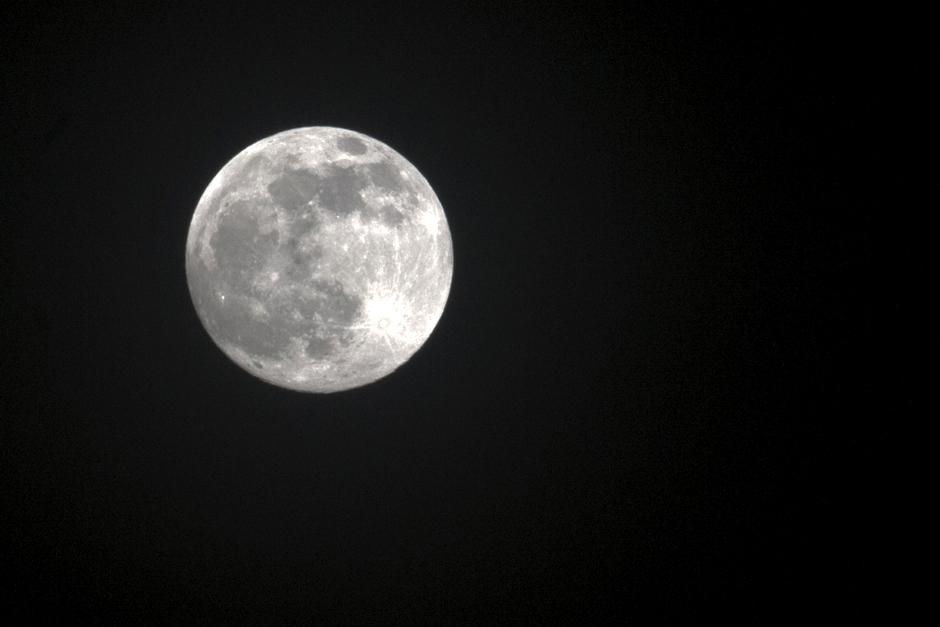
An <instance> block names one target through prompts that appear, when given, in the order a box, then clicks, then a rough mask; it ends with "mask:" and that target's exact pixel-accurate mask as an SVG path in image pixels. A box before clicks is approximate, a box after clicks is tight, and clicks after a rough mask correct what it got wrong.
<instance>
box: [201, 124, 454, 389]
mask: <svg viewBox="0 0 940 627" xmlns="http://www.w3.org/2000/svg"><path fill="white" fill-rule="evenodd" d="M186 275H187V280H188V283H189V290H190V295H191V296H192V300H193V304H194V305H195V308H196V312H197V313H198V315H199V318H200V319H201V320H202V323H203V326H204V327H205V328H206V330H207V331H208V332H209V335H210V336H211V337H212V339H213V340H214V341H215V343H216V344H217V345H218V346H219V348H221V349H222V351H223V352H224V353H225V354H226V355H228V357H229V358H231V359H232V360H233V361H234V362H235V363H236V364H238V365H239V366H241V367H242V368H244V369H245V370H247V371H248V372H250V373H251V374H253V375H255V376H257V377H259V378H261V379H263V380H265V381H268V382H270V383H273V384H275V385H279V386H282V387H286V388H290V389H294V390H301V391H306V392H336V391H340V390H346V389H350V388H355V387H359V386H362V385H366V384H368V383H371V382H373V381H375V380H377V379H380V378H382V377H384V376H386V375H388V374H389V373H391V372H392V371H394V370H395V369H396V368H398V367H399V366H400V365H401V364H403V363H404V362H406V361H407V360H408V359H409V358H410V357H411V356H412V355H413V354H414V353H415V352H416V351H417V350H418V349H419V348H420V347H421V346H422V344H424V342H425V341H426V340H427V338H428V337H429V336H430V334H431V332H432V331H433V330H434V327H435V326H436V325H437V323H438V320H439V319H440V317H441V314H442V313H443V311H444V305H445V303H446V301H447V296H448V294H449V292H450V282H451V277H452V275H453V247H452V243H451V237H450V231H449V229H448V225H447V220H446V218H445V216H444V210H443V209H442V207H441V204H440V201H439V200H438V198H437V196H436V195H435V194H434V191H433V190H432V189H431V187H430V185H428V182H427V181H426V180H425V179H424V177H423V176H422V175H421V173H420V172H418V170H417V169H415V167H414V166H412V165H411V164H410V163H409V162H408V161H407V160H405V158H404V157H402V156H401V155H400V154H398V153H397V152H395V151H394V150H393V149H391V148H390V147H388V146H386V145H385V144H383V143H382V142H380V141H378V140H376V139H373V138H371V137H368V136H366V135H362V134H360V133H356V132H354V131H349V130H345V129H339V128H332V127H306V128H298V129H293V130H289V131H284V132H282V133H278V134H276V135H272V136H271V137H268V138H266V139H263V140H261V141H258V142H256V143H254V144H252V145H251V146H249V147H248V148H246V149H245V150H243V151H242V152H241V153H239V154H238V155H236V156H235V157H234V158H233V159H232V160H231V161H229V162H228V163H227V164H226V165H225V166H224V167H223V168H222V170H221V171H220V172H219V173H218V174H217V175H216V176H215V178H213V179H212V181H211V182H210V183H209V186H208V188H207V189H206V191H205V192H204V193H203V195H202V198H201V199H200V201H199V204H198V206H197V208H196V211H195V214H194V215H193V219H192V223H191V224H190V228H189V236H188V238H187V242H186Z"/></svg>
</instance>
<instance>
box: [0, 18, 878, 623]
mask: <svg viewBox="0 0 940 627" xmlns="http://www.w3.org/2000/svg"><path fill="white" fill-rule="evenodd" d="M197 4H198V3H197ZM276 4H277V3H270V5H269V6H266V7H265V6H262V7H260V8H258V9H253V10H249V9H246V8H244V7H243V5H242V3H229V4H227V5H225V8H224V9H222V8H217V9H211V10H210V9H205V10H198V9H195V10H192V11H189V12H176V13H171V12H166V11H161V12H157V11H154V12H148V11H145V10H143V9H139V8H135V7H136V6H137V5H136V4H135V3H130V4H128V5H127V6H128V7H131V8H129V9H124V11H123V12H117V11H115V10H113V9H112V8H105V7H103V6H102V5H103V3H91V4H90V6H91V7H94V8H89V9H84V8H81V9H80V8H79V7H80V6H82V3H71V4H70V5H67V6H62V7H59V8H50V9H48V10H40V9H39V8H37V7H35V6H32V5H23V6H22V7H21V8H20V9H16V10H13V11H10V10H9V9H4V11H5V14H4V25H5V31H6V35H5V36H4V40H3V42H2V43H0V49H2V55H3V56H2V63H3V66H2V71H3V74H4V81H3V83H4V92H5V100H7V104H5V105H4V112H5V113H4V117H5V118H6V120H7V122H6V123H5V124H4V128H3V147H4V148H3V151H2V159H3V161H2V168H3V170H4V178H6V179H7V180H9V181H12V182H13V183H12V184H7V185H6V186H5V189H4V191H5V194H4V195H5V198H4V200H5V203H6V209H5V210H4V211H3V216H2V218H0V220H2V222H0V224H2V232H3V245H2V250H0V255H2V257H0V263H2V266H3V274H4V275H5V276H6V278H5V284H4V287H3V293H2V301H0V314H2V319H3V336H2V342H3V346H2V353H3V361H4V366H5V368H4V369H5V371H6V374H5V376H4V378H3V382H2V384H0V389H2V397H0V403H2V405H0V409H2V414H3V416H2V424H0V438H2V439H0V447H2V448H0V450H2V458H0V469H2V474H0V499H2V501H0V503H2V520H0V530H2V536H0V550H2V553H0V558H2V562H3V570H4V572H5V574H6V578H7V579H8V580H10V581H12V584H11V583H8V584H6V586H5V588H4V590H3V606H4V613H5V614H7V613H9V614H11V615H12V614H16V613H20V612H22V613H24V616H25V617H26V618H27V619H29V620H30V621H31V622H37V623H39V622H45V621H49V620H53V619H60V620H65V621H69V622H72V623H74V622H77V621H80V620H83V619H93V620H96V621H99V622H100V623H104V624H108V623H114V622H116V623H121V624H128V623H138V622H146V623H156V624H180V623H199V624H206V623H227V624H240V623H243V622H248V623H258V622H261V623H280V624H283V623H285V622H291V621H293V620H298V621H315V622H318V623H326V624H333V623H340V624H363V623H384V624H397V623H405V624H427V623H477V624H480V623H483V624H494V623H520V622H521V623H540V624H552V623H553V622H560V623H564V624H573V623H582V624H592V623H593V624H598V623H604V622H611V623H618V622H622V621H630V620H634V621H637V622H639V623H641V624H646V623H648V622H651V623H677V622H696V621H699V620H702V619H704V618H705V617H718V618H723V619H725V620H727V621H731V622H737V621H753V622H756V623H758V624H760V623H764V622H765V621H766V620H767V619H768V618H769V617H773V618H775V619H779V618H781V617H784V618H787V617H789V618H794V619H796V618H820V617H831V618H846V617H847V616H851V615H852V613H853V612H862V611H863V610H864V606H863V605H862V604H860V603H859V601H858V595H859V594H860V590H861V588H862V579H863V574H862V573H863V572H864V568H863V566H864V560H865V557H864V554H863V553H861V552H859V551H858V541H859V535H860V533H861V532H860V531H858V530H857V527H856V526H855V525H854V520H855V518H856V516H858V515H859V513H860V511H861V508H860V506H859V505H858V503H859V499H860V496H861V493H862V491H863V490H864V486H863V484H862V483H860V482H858V481H855V480H854V478H855V474H854V473H855V471H854V470H853V469H854V468H856V467H860V466H864V465H865V464H866V463H868V461H869V458H870V451H869V450H868V449H867V448H866V447H865V446H864V445H863V442H862V440H860V439H859V437H858V436H857V435H856V433H857V431H856V430H855V429H853V428H852V425H853V424H854V423H855V421H856V420H857V418H858V416H859V415H860V414H861V413H862V412H863V411H864V408H865V405H866V403H867V402H868V400H867V396H866V394H865V393H864V391H863V390H862V388H864V382H865V381H866V376H867V373H868V371H869V368H868V366H867V365H866V350H867V346H868V344H869V341H870V335H871V333H872V314H871V312H870V309H869V306H868V305H867V304H866V303H867V302H870V301H869V300H868V299H866V298H863V296H865V294H866V291H867V280H866V272H865V267H866V265H867V264H868V262H869V259H870V256H871V250H870V248H871V245H872V244H871V242H872V236H871V229H872V228H873V223H872V221H871V219H870V216H871V212H870V205H869V204H867V202H866V197H865V192H864V190H863V189H862V188H860V187H859V186H858V185H856V181H857V177H858V176H859V172H862V171H863V169H862V168H861V166H862V165H863V164H864V163H865V162H866V160H867V159H868V157H867V154H866V151H867V149H868V147H867V144H866V142H865V140H864V137H863V135H862V134H861V133H860V130H861V128H862V127H863V124H864V119H863V115H862V111H861V109H860V105H859V103H860V100H859V99H858V98H857V97H856V95H857V84H856V81H857V79H858V77H859V76H860V74H861V73H862V72H863V71H870V69H871V66H870V65H865V64H866V63H869V61H870V59H869V57H868V56H867V55H866V53H865V48H864V46H865V44H864V39H863V38H862V37H861V36H860V35H859V32H860V31H859V29H857V28H854V26H853V24H854V23H853V21H852V20H853V19H855V18H853V17H852V16H850V15H821V14H819V13H817V12H816V11H814V10H811V9H810V8H803V9H799V8H796V7H793V6H790V5H789V4H788V5H786V7H787V8H786V9H784V8H782V7H783V5H776V8H772V9H765V10H764V11H755V10H752V9H743V10H732V9H728V8H724V7H723V6H721V5H720V3H695V4H696V6H697V7H698V8H695V9H685V10H683V11H680V12H675V11H670V10H665V9H655V8H648V7H647V8H629V9H628V8H622V9H615V8H594V9H588V8H583V7H581V6H580V4H578V5H575V4H572V5H571V8H568V9H562V8H558V9H553V8H548V7H547V6H535V5H533V7H532V8H531V9H528V10H524V9H522V8H515V9H496V8H491V9H489V10H484V9H479V8H476V9H469V8H466V7H468V6H471V5H475V4H477V3H466V4H465V7H464V8H457V7H455V6H450V7H441V6H440V4H446V3H435V4H434V5H433V7H435V8H430V7H425V8H423V9H420V10H417V9H415V8H411V7H406V6H404V5H402V6H396V5H395V4H394V3H381V5H379V6H373V7H352V6H350V4H349V3H342V2H331V3H323V4H318V3H315V2H308V3H303V4H302V5H301V6H300V7H294V8H292V7H289V5H286V4H282V5H277V6H275V5H276ZM504 4H511V3H504ZM540 4H544V5H549V4H552V3H540ZM575 7H577V8H575ZM317 125H322V126H338V127H343V128H349V129H353V130H356V131H359V132H362V133H365V134H367V135H370V136H372V137H375V138H377V139H379V140H381V141H383V142H385V143H386V144H388V145H389V146H391V147H393V148H394V149H395V150H397V151H398V152H400V153H401V154H402V155H404V156H405V157H406V158H407V159H408V160H409V161H411V163H413V164H414V165H415V166H416V167H417V168H418V169H419V170H420V171H421V172H422V174H424V176H425V177H426V178H427V179H428V181H429V182H430V184H431V186H432V187H433V188H434V190H435V192H436V193H437V195H438V197H439V198H440V200H441V203H442V205H443V207H444V210H445V212H446V214H447V218H448V221H449V226H450V230H451V233H452V236H453V243H454V259H455V269H454V277H453V284H452V288H451V293H450V299H449V301H448V303H447V307H446V309H445V311H444V314H443V316H442V318H441V321H440V323H439V324H438V326H437V328H436V330H435V332H434V333H433V334H432V336H431V337H430V339H429V340H428V342H427V343H426V344H425V345H424V347H423V348H422V349H421V350H420V351H419V352H418V353H417V354H416V355H415V356H414V357H413V358H412V359H411V360H410V361H409V362H408V363H406V364H405V365H404V366H402V367H401V368H400V369H399V370H397V371H396V372H394V373H393V374H392V375H390V376H388V377H386V378H385V379H382V380H380V381H379V382H377V383H375V384H372V385H369V386H367V387H363V388H360V389H356V390H351V391H347V392H343V393H337V394H331V395H313V394H302V393H297V392H291V391H287V390H283V389H280V388H277V387H274V386H271V385H269V384H266V383H263V382H261V381H260V380H257V379H255V378H253V377H251V376H249V375H248V374H247V373H245V372H244V371H242V370H241V369H240V368H239V367H237V366H236V365H234V364H233V363H232V362H230V361H229V360H228V359H227V358H226V357H225V355H224V354H223V353H222V352H221V351H220V350H219V349H218V348H216V346H215V345H214V344H213V343H212V341H211V339H210V338H209V336H208V334H207V333H206V331H205V330H204V329H203V327H202V326H201V324H200V321H199V319H198V317H197V315H196V313H195V310H194V308H193V306H192V302H191V300H190V297H189V292H188V289H187V285H186V276H185V270H184V245H185V240H186V234H187V230H188V227H189V221H190V219H191V217H192V212H193V210H194V209H195V206H196V203H197V202H198V200H199V197H200V195H201V194H202V192H203V190H204V189H205V187H206V185H207V184H208V182H209V181H210V180H211V178H212V177H213V176H214V175H215V173H216V172H217V171H218V170H219V169H220V168H221V167H222V165H224V164H225V163H226V162H227V161H228V160H229V159H230V158H231V157H232V156H234V155H235V154H236V153H238V152H239V151H240V150H242V149H243V148H244V147H246V146H248V145H249V144H251V143H253V142H255V141H257V140H259V139H261V138H263V137H266V136H268V135H271V134H273V133H276V132H279V131H282V130H286V129H289V128H294V127H299V126H317Z"/></svg>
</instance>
